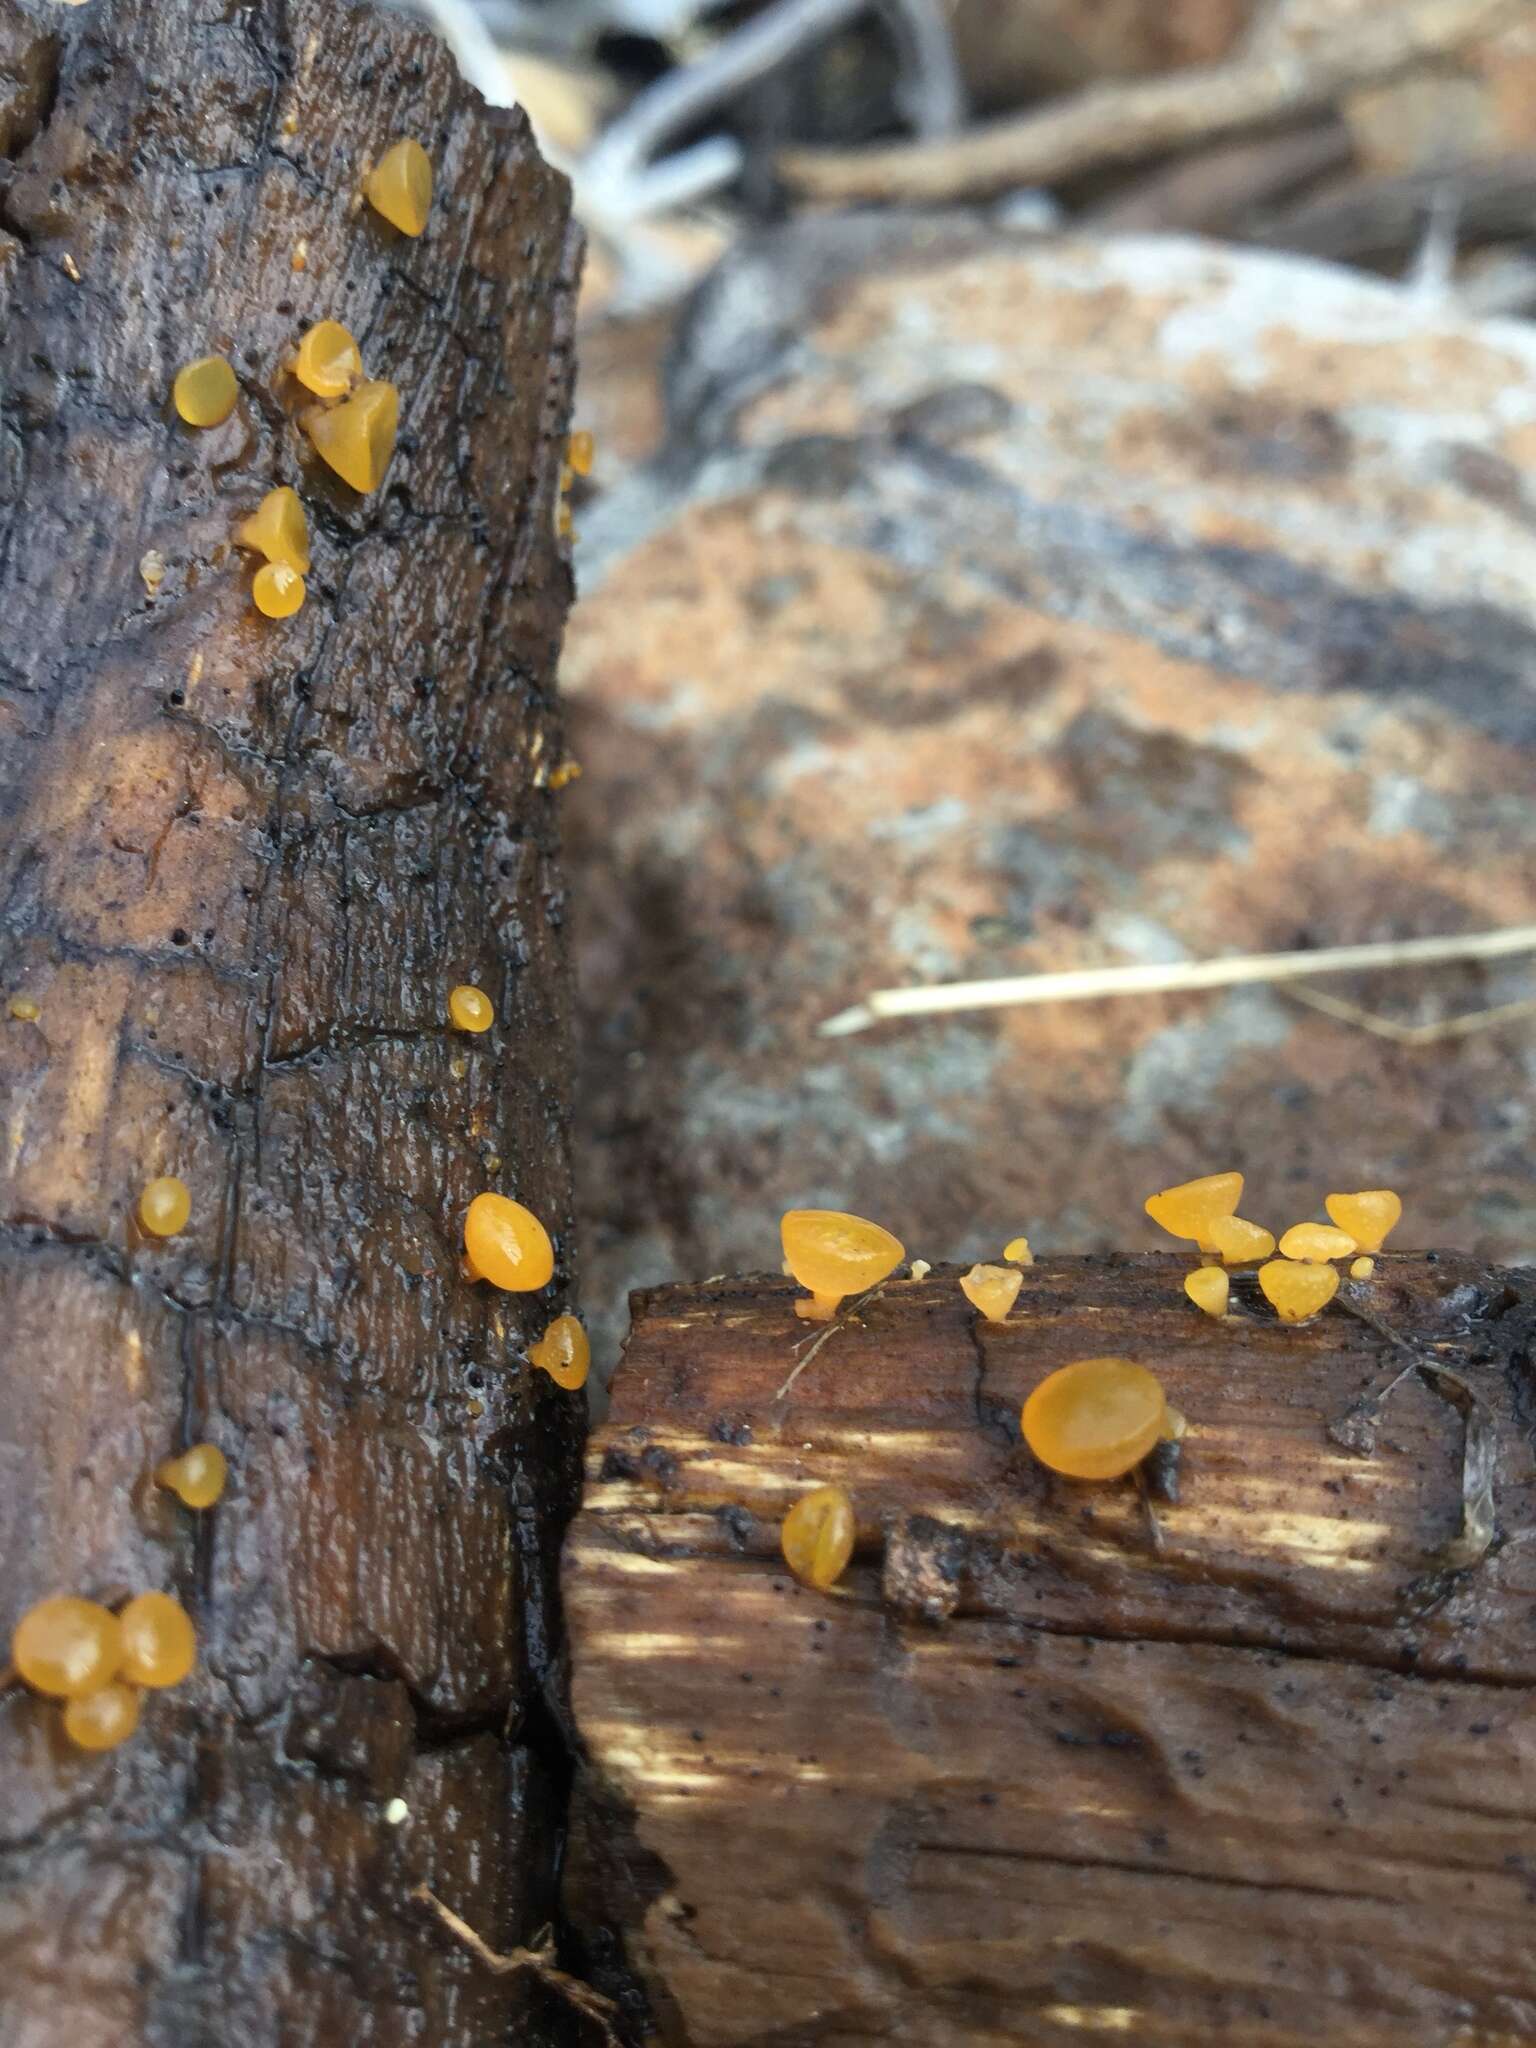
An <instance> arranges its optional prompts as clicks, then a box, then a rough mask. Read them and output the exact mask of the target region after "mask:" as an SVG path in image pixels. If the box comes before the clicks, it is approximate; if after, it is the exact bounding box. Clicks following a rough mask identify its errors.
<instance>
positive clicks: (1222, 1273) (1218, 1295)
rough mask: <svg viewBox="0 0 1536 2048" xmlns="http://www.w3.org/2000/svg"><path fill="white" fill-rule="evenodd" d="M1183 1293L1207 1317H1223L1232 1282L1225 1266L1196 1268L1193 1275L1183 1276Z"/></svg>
mask: <svg viewBox="0 0 1536 2048" xmlns="http://www.w3.org/2000/svg"><path fill="white" fill-rule="evenodd" d="M1184 1292H1185V1293H1186V1294H1187V1295H1188V1296H1189V1298H1190V1300H1191V1301H1192V1302H1193V1303H1194V1304H1195V1307H1196V1308H1203V1309H1204V1310H1205V1312H1206V1314H1207V1315H1208V1316H1224V1315H1225V1314H1226V1312H1227V1297H1228V1296H1229V1295H1230V1293H1231V1292H1232V1282H1231V1280H1230V1279H1229V1278H1228V1277H1227V1269H1226V1267H1225V1266H1198V1267H1197V1268H1196V1269H1195V1271H1194V1272H1193V1273H1186V1274H1185V1275H1184Z"/></svg>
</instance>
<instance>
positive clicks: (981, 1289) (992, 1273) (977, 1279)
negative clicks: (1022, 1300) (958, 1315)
mask: <svg viewBox="0 0 1536 2048" xmlns="http://www.w3.org/2000/svg"><path fill="white" fill-rule="evenodd" d="M1023 1285H1024V1275H1023V1274H1022V1273H1021V1272H1020V1271H1019V1269H1018V1267H1017V1266H972V1268H971V1270H970V1271H969V1273H962V1274H961V1275H960V1292H961V1293H962V1294H963V1295H964V1296H965V1298H966V1300H967V1301H968V1302H969V1303H970V1304H971V1307H972V1308H974V1309H976V1310H978V1311H979V1313H980V1314H982V1315H983V1316H985V1317H986V1319H987V1321H988V1322H989V1323H1001V1322H1006V1321H1007V1318H1008V1311H1009V1309H1011V1308H1012V1307H1013V1304H1014V1303H1015V1302H1016V1301H1017V1300H1018V1298H1019V1289H1020V1288H1021V1287H1022V1286H1023Z"/></svg>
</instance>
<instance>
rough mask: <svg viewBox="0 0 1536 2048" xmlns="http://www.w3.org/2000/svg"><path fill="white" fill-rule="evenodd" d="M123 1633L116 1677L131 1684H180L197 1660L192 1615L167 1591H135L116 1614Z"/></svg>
mask: <svg viewBox="0 0 1536 2048" xmlns="http://www.w3.org/2000/svg"><path fill="white" fill-rule="evenodd" d="M117 1619H118V1626H119V1627H120V1628H121V1630H122V1636H123V1658H122V1663H121V1664H120V1666H119V1667H118V1676H119V1677H120V1678H125V1679H127V1680H128V1682H129V1684H130V1685H152V1686H166V1685H180V1683H181V1681H182V1680H183V1679H184V1678H185V1677H186V1675H187V1673H188V1672H189V1671H190V1670H191V1669H192V1666H193V1665H194V1664H195V1663H196V1662H197V1636H196V1634H195V1632H194V1631H193V1627H192V1617H191V1615H190V1614H188V1612H187V1610H186V1609H185V1607H183V1606H182V1604H181V1602H180V1601H179V1600H173V1599H172V1598H171V1596H170V1594H169V1593H138V1594H135V1596H134V1598H133V1599H132V1600H130V1601H129V1602H128V1605H127V1606H126V1607H125V1608H124V1609H123V1611H122V1613H121V1614H120V1615H119V1616H118V1617H117Z"/></svg>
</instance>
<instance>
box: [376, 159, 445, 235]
mask: <svg viewBox="0 0 1536 2048" xmlns="http://www.w3.org/2000/svg"><path fill="white" fill-rule="evenodd" d="M363 194H364V196H365V198H366V199H367V201H368V204H369V205H370V206H371V207H372V208H373V210H374V212H375V213H379V214H382V215H383V216H384V218H385V220H387V221H388V222H389V224H390V226H391V227H393V228H398V229H399V230H400V232H401V234H402V235H419V234H420V233H421V231H422V229H423V228H424V227H425V226H426V224H427V215H428V214H429V213H430V212H431V211H432V159H431V158H430V157H429V156H428V155H427V152H426V151H425V150H424V149H423V148H422V146H421V144H420V143H419V142H416V141H413V140H412V138H411V137H410V136H404V137H402V139H401V140H400V141H399V142H392V143H391V144H390V146H389V148H388V149H386V150H385V152H384V154H383V155H382V156H381V157H380V158H379V160H378V162H377V163H376V164H375V165H374V167H373V169H372V170H371V171H370V172H369V173H368V175H367V177H366V178H365V179H364V180H363Z"/></svg>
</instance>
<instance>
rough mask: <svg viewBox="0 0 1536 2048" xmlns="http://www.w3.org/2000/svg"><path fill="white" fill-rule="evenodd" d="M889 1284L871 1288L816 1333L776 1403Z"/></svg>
mask: <svg viewBox="0 0 1536 2048" xmlns="http://www.w3.org/2000/svg"><path fill="white" fill-rule="evenodd" d="M888 1284H889V1283H888V1282H886V1281H884V1280H882V1281H881V1282H880V1284H879V1286H878V1287H871V1288H870V1289H869V1290H868V1291H867V1292H866V1293H864V1294H861V1295H860V1296H859V1297H858V1299H857V1300H856V1301H855V1302H854V1303H853V1304H852V1305H851V1307H849V1308H848V1309H847V1310H846V1311H845V1312H844V1313H843V1314H842V1315H841V1316H839V1318H838V1319H837V1321H836V1322H835V1323H828V1324H827V1327H826V1328H825V1329H824V1330H818V1331H817V1332H816V1335H815V1339H814V1341H812V1342H811V1348H810V1350H809V1351H807V1352H806V1354H805V1356H804V1358H802V1359H801V1360H800V1361H799V1363H798V1364H797V1365H796V1366H795V1368H794V1370H793V1371H792V1372H791V1373H790V1375H789V1378H788V1379H787V1380H786V1381H785V1382H784V1384H783V1386H782V1387H780V1388H779V1391H778V1392H777V1393H776V1394H775V1395H774V1397H773V1398H774V1399H775V1401H782V1400H783V1399H784V1397H785V1395H786V1394H788V1392H789V1390H790V1388H791V1387H792V1386H793V1385H794V1384H795V1381H796V1380H797V1379H799V1377H800V1375H801V1373H803V1372H804V1371H805V1368H806V1367H807V1366H808V1365H809V1364H810V1362H811V1360H812V1359H813V1358H814V1357H815V1356H816V1354H817V1352H818V1351H820V1350H821V1348H822V1346H823V1345H824V1344H830V1343H831V1341H832V1339H833V1338H834V1337H835V1336H836V1335H837V1333H838V1331H839V1330H845V1329H847V1327H848V1325H849V1324H850V1323H851V1322H856V1321H857V1320H858V1318H859V1316H860V1315H861V1314H862V1312H863V1311H864V1310H865V1309H866V1308H868V1307H869V1305H870V1303H871V1302H872V1301H878V1300H879V1299H880V1297H881V1295H882V1294H884V1292H885V1290H886V1287H887V1285H888ZM806 1341H807V1339H806V1338H804V1337H802V1338H801V1339H800V1343H799V1344H796V1345H795V1346H794V1347H793V1348H794V1349H795V1350H796V1351H798V1350H799V1349H800V1345H801V1344H804V1343H805V1342H806Z"/></svg>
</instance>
